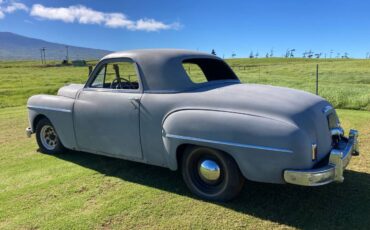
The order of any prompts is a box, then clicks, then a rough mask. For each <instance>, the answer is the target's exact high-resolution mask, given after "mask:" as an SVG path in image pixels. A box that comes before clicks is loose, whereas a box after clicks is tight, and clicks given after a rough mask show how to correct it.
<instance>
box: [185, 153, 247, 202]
mask: <svg viewBox="0 0 370 230" xmlns="http://www.w3.org/2000/svg"><path fill="white" fill-rule="evenodd" d="M181 170H182V176H183V179H184V181H185V183H186V185H187V186H188V188H189V189H190V190H191V191H192V192H193V193H194V194H196V195H198V196H199V197H201V198H203V199H206V200H214V201H227V200H231V199H232V198H234V197H235V196H236V195H238V194H239V192H240V191H241V189H242V188H243V184H244V177H243V175H242V174H241V173H240V171H239V168H238V165H237V164H236V163H235V161H234V159H233V158H231V157H230V156H228V155H227V154H225V153H223V152H221V151H218V150H215V149H211V148H207V147H199V146H192V147H188V148H187V149H186V150H185V152H184V154H183V157H182V168H181Z"/></svg>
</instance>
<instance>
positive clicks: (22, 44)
mask: <svg viewBox="0 0 370 230" xmlns="http://www.w3.org/2000/svg"><path fill="white" fill-rule="evenodd" d="M42 47H45V49H46V52H45V53H46V59H47V60H63V59H65V57H66V45H65V44H58V43H52V42H47V41H44V40H40V39H35V38H29V37H25V36H21V35H18V34H14V33H10V32H0V60H38V59H40V56H41V55H40V49H41V48H42ZM68 50H69V57H70V59H99V58H101V57H103V56H104V55H106V54H107V53H110V51H107V50H99V49H90V48H83V47H77V46H70V45H68Z"/></svg>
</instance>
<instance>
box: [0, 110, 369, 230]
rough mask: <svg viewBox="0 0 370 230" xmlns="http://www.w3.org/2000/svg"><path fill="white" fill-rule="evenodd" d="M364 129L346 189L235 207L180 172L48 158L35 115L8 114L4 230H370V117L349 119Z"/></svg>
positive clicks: (1, 145)
mask: <svg viewBox="0 0 370 230" xmlns="http://www.w3.org/2000/svg"><path fill="white" fill-rule="evenodd" d="M339 115H340V118H341V120H342V122H343V125H344V127H345V128H347V129H348V127H353V128H358V129H359V130H360V133H361V139H360V141H361V143H360V147H361V150H362V155H360V156H359V157H356V158H353V160H352V162H351V164H350V166H349V170H347V171H346V173H345V181H344V183H342V184H331V185H327V186H324V187H317V188H303V187H298V186H290V185H271V184H260V183H252V182H248V183H247V184H246V186H245V188H244V189H243V191H242V193H241V195H240V196H239V197H238V198H237V199H236V200H234V201H232V202H230V203H211V202H205V201H202V200H199V199H197V198H196V197H194V196H193V195H192V194H190V192H189V191H188V190H187V188H186V186H185V185H184V183H183V182H182V180H181V175H180V174H179V173H177V172H172V171H170V170H167V169H164V168H159V167H153V166H148V165H143V164H139V163H133V162H129V161H124V160H117V159H112V158H108V157H101V156H96V155H90V154H87V153H82V152H68V153H65V154H60V155H55V156H51V155H45V154H41V153H39V152H37V145H36V142H35V140H34V138H32V139H28V138H26V137H25V135H24V128H25V127H26V126H27V119H26V110H25V108H24V107H23V106H22V107H13V108H5V109H1V110H0V169H1V170H0V229H37V228H42V229H59V228H63V229H91V228H97V229H111V228H116V229H131V228H136V229H143V228H152V229H163V228H166V229H173V228H181V229H183V228H187V229H191V228H202V229H231V228H239V229H242V228H252V229H256V228H258V229H266V228H279V229H282V228H303V229H333V228H336V229H368V228H369V226H370V219H369V215H370V170H369V167H368V166H369V163H370V155H369V154H368V153H369V151H370V144H369V142H370V122H369V121H370V114H369V112H365V111H350V110H339Z"/></svg>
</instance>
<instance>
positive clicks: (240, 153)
mask: <svg viewBox="0 0 370 230" xmlns="http://www.w3.org/2000/svg"><path fill="white" fill-rule="evenodd" d="M162 138H163V143H164V145H165V149H166V151H167V153H168V156H167V157H168V164H169V167H170V168H172V169H176V168H177V163H178V162H177V159H176V151H177V148H178V147H179V146H181V145H183V144H195V145H201V146H207V147H211V148H215V149H219V150H221V151H224V152H226V153H228V154H230V155H231V156H232V157H233V158H234V159H235V161H236V163H237V164H238V166H239V168H240V170H241V172H242V174H243V175H244V176H245V177H246V178H247V179H250V180H253V181H260V182H271V183H284V181H283V177H282V173H283V171H282V170H284V169H287V168H310V167H312V161H311V159H310V157H311V155H310V152H309V150H310V146H311V143H310V141H309V138H308V136H307V135H306V134H305V133H304V132H302V130H300V129H299V128H298V127H297V126H295V125H293V124H290V123H286V122H282V121H278V120H273V119H270V118H266V117H260V116H253V115H247V114H240V113H233V112H223V111H215V110H180V111H176V112H173V113H171V114H170V115H168V116H167V118H166V119H165V120H164V122H163V132H162Z"/></svg>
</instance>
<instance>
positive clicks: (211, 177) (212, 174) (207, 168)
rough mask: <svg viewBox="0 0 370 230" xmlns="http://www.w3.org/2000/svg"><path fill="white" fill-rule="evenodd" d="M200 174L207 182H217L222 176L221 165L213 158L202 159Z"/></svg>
mask: <svg viewBox="0 0 370 230" xmlns="http://www.w3.org/2000/svg"><path fill="white" fill-rule="evenodd" d="M199 175H200V178H201V179H202V180H204V181H205V182H207V183H215V182H217V180H218V179H219V178H220V176H221V169H220V166H219V165H218V164H217V163H216V162H215V161H213V160H209V159H207V160H203V161H200V165H199Z"/></svg>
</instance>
